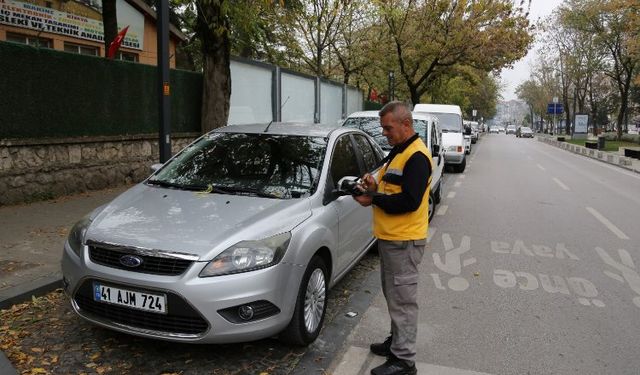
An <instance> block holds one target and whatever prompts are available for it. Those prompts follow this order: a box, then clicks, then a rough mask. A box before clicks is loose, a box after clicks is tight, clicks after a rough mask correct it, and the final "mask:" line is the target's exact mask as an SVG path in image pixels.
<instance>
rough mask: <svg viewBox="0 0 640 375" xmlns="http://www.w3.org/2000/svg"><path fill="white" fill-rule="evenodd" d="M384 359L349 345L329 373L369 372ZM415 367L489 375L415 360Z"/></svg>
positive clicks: (440, 373)
mask: <svg viewBox="0 0 640 375" xmlns="http://www.w3.org/2000/svg"><path fill="white" fill-rule="evenodd" d="M384 361H385V359H384V358H381V357H376V356H374V355H371V354H370V351H369V348H360V347H356V346H349V347H348V348H347V350H346V351H344V354H343V356H342V358H341V359H340V362H339V363H338V365H337V366H336V368H335V369H333V371H330V372H329V373H332V374H333V375H353V374H369V373H370V372H371V370H372V369H373V368H374V367H377V366H380V365H381V364H382V363H383V362H384ZM416 367H417V368H418V373H420V374H437V375H491V374H488V373H486V372H477V371H473V370H465V369H460V368H455V367H445V366H438V365H433V364H431V363H425V362H416Z"/></svg>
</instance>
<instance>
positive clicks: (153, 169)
mask: <svg viewBox="0 0 640 375" xmlns="http://www.w3.org/2000/svg"><path fill="white" fill-rule="evenodd" d="M160 168H162V164H161V163H156V164H153V165H151V173H156V172H157V171H158V169H160Z"/></svg>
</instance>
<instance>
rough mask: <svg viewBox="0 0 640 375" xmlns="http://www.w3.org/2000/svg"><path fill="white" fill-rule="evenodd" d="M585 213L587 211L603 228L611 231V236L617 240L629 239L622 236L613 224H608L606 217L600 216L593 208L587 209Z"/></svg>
mask: <svg viewBox="0 0 640 375" xmlns="http://www.w3.org/2000/svg"><path fill="white" fill-rule="evenodd" d="M587 211H589V213H590V214H591V215H593V216H594V217H595V218H596V219H598V220H599V221H600V222H601V223H602V224H604V226H605V227H607V228H608V229H609V230H610V231H612V232H613V234H615V235H616V236H618V238H620V239H621V240H628V239H629V237H627V235H626V234H624V232H622V231H621V230H620V229H618V227H616V226H615V225H613V223H612V222H610V221H609V220H608V219H607V218H606V217H604V216H602V214H601V213H600V212H598V211H596V209H595V208H593V207H587Z"/></svg>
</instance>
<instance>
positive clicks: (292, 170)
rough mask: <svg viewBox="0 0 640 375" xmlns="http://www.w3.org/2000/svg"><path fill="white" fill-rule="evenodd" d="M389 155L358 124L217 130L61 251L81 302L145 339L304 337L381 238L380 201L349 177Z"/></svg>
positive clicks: (77, 307) (84, 310)
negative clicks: (377, 234) (331, 294)
mask: <svg viewBox="0 0 640 375" xmlns="http://www.w3.org/2000/svg"><path fill="white" fill-rule="evenodd" d="M383 157H384V153H383V151H382V149H380V146H378V144H377V143H375V142H374V141H373V139H371V138H370V137H369V136H368V135H367V134H365V133H364V132H362V131H359V130H356V129H348V128H340V127H335V126H333V127H327V126H320V125H312V124H298V123H296V124H294V123H290V124H280V123H273V124H268V125H267V124H253V125H231V126H224V127H221V128H218V129H215V130H213V131H211V132H209V133H207V134H205V135H203V136H202V137H200V138H199V139H197V140H196V141H194V142H193V143H191V144H190V145H189V146H187V147H186V148H184V149H183V150H182V151H181V152H180V153H178V154H177V155H175V156H174V157H173V158H172V159H170V160H169V161H168V162H167V163H165V164H164V165H154V166H153V169H156V171H155V172H154V173H153V174H152V175H151V176H150V177H149V178H147V179H146V180H144V181H143V182H142V183H140V184H137V185H135V186H134V187H132V188H131V189H129V190H127V191H126V192H124V193H123V194H121V195H120V196H119V197H117V198H116V199H114V200H113V201H112V202H110V203H108V204H106V205H104V206H101V207H99V208H97V209H96V210H95V211H93V212H92V213H91V214H89V215H87V216H86V217H85V218H83V219H82V220H80V221H79V222H78V223H77V224H76V225H75V226H74V227H73V229H72V230H71V231H70V234H69V237H68V239H67V241H66V243H65V245H64V251H63V257H62V275H63V279H62V280H63V284H64V290H65V292H66V293H67V295H68V296H69V297H70V299H71V306H72V308H73V310H74V311H75V312H76V313H77V314H78V315H80V316H81V317H82V318H84V319H86V320H88V321H89V322H91V323H94V324H97V325H100V326H103V327H107V328H110V329H113V330H116V331H120V332H124V333H128V334H133V335H137V336H142V337H147V338H155V339H163V340H169V341H179V342H190V343H233V342H243V341H254V340H258V339H261V338H266V337H271V336H274V335H279V337H280V339H281V340H283V341H285V342H287V343H292V344H297V345H307V344H309V343H311V342H312V341H314V340H315V339H316V337H317V336H318V333H319V332H320V329H321V328H322V324H323V321H324V317H325V312H326V311H327V303H328V301H329V300H328V299H327V290H328V288H330V287H331V286H333V285H335V284H336V283H337V282H338V280H340V278H342V277H343V276H344V275H345V274H346V273H347V272H348V271H349V270H350V269H351V268H352V267H353V266H355V265H356V264H357V262H358V260H359V259H360V258H361V257H362V256H364V255H365V253H366V252H367V251H368V249H369V248H370V247H372V246H373V245H374V244H375V238H374V237H373V232H372V228H371V220H372V218H371V217H372V213H371V209H368V208H365V207H362V206H360V205H359V204H358V203H357V202H356V201H355V200H354V199H353V198H352V197H350V196H345V195H349V193H348V192H345V191H344V190H343V188H344V187H345V186H347V185H349V184H345V181H349V182H351V183H353V181H354V180H355V178H356V177H358V176H362V174H363V173H365V172H367V171H372V170H373V169H375V168H376V165H377V164H379V162H380V161H381V160H382V158H383ZM347 188H348V186H347Z"/></svg>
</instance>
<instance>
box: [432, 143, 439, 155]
mask: <svg viewBox="0 0 640 375" xmlns="http://www.w3.org/2000/svg"><path fill="white" fill-rule="evenodd" d="M431 150H432V151H431V154H432V155H438V154H440V145H432V146H431Z"/></svg>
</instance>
